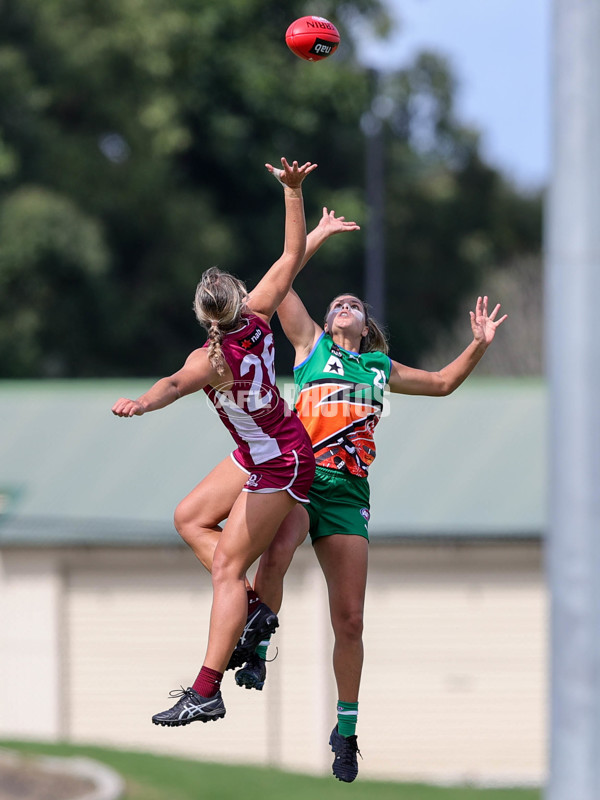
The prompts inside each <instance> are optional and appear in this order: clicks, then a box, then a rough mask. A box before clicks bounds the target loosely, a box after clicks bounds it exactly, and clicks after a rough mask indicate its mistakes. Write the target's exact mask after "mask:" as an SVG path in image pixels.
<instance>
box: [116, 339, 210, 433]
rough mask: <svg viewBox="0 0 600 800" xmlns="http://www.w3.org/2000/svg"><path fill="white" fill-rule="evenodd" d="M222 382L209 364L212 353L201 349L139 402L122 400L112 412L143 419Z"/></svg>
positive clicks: (124, 398) (153, 387)
mask: <svg viewBox="0 0 600 800" xmlns="http://www.w3.org/2000/svg"><path fill="white" fill-rule="evenodd" d="M218 378H219V375H218V373H217V371H216V369H215V368H214V367H213V366H212V364H211V363H210V362H209V360H208V352H207V351H206V349H205V348H200V349H198V350H194V351H193V352H192V353H190V355H189V356H188V357H187V359H186V361H185V364H184V365H183V367H182V368H181V369H180V370H178V371H177V372H175V373H173V375H170V376H169V377H167V378H161V379H160V380H159V381H156V383H155V384H154V386H152V387H151V388H150V389H148V391H147V392H145V393H144V394H143V395H141V397H138V399H137V400H129V399H128V398H126V397H121V398H120V399H119V400H117V402H116V403H115V404H114V406H113V407H112V409H111V410H112V413H113V414H114V415H115V416H117V417H134V416H135V417H141V416H142V414H145V413H146V412H147V411H157V410H158V409H159V408H164V407H165V406H168V405H170V403H174V402H175V400H178V399H179V398H180V397H183V396H184V395H186V394H191V393H192V392H197V391H198V390H199V389H202V388H203V387H204V386H206V385H207V384H208V383H212V382H213V381H216V380H218Z"/></svg>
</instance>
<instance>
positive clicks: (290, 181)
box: [246, 158, 317, 320]
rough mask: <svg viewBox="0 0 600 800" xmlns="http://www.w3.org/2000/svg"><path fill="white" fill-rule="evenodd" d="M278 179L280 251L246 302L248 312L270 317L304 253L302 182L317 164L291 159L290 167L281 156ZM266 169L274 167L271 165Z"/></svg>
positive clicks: (287, 288)
mask: <svg viewBox="0 0 600 800" xmlns="http://www.w3.org/2000/svg"><path fill="white" fill-rule="evenodd" d="M281 164H282V166H283V169H282V170H281V176H280V182H281V183H282V184H283V195H284V200H285V238H284V244H283V253H282V254H281V256H280V257H279V258H278V259H277V261H276V262H275V263H274V264H273V265H272V267H271V268H270V269H269V270H268V272H267V273H266V275H264V277H263V278H262V279H261V280H260V281H259V283H258V284H257V286H256V287H255V288H254V289H253V290H252V291H251V292H250V294H249V296H248V300H247V302H246V305H247V307H248V308H249V309H250V311H253V312H254V313H256V314H260V315H261V316H263V317H264V318H265V319H267V320H270V319H271V317H272V316H273V314H274V313H275V311H276V309H277V306H278V305H279V303H281V301H282V300H283V298H284V297H285V296H286V294H287V293H288V291H289V289H290V287H291V285H292V281H293V280H294V278H295V277H296V275H297V274H298V272H299V271H300V268H301V267H302V260H303V259H304V254H305V252H306V222H305V219H304V200H303V198H302V182H303V181H304V179H305V178H306V176H307V175H310V173H311V172H312V171H313V170H315V169H316V168H317V165H316V164H311V163H310V161H307V162H306V164H303V165H302V166H299V165H298V162H297V161H294V162H293V163H292V165H291V166H290V165H289V164H288V162H287V161H286V159H285V158H282V159H281ZM266 167H267V169H269V170H270V171H273V170H274V169H275V168H274V167H272V166H271V165H270V164H267V165H266Z"/></svg>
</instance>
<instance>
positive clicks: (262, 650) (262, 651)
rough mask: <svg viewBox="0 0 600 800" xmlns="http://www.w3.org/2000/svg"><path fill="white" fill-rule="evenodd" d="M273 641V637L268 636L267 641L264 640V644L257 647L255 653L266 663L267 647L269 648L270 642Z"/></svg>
mask: <svg viewBox="0 0 600 800" xmlns="http://www.w3.org/2000/svg"><path fill="white" fill-rule="evenodd" d="M270 641H271V637H270V636H267V638H266V639H263V640H262V642H261V643H260V644H259V645H257V646H256V649H255V651H254V652H255V653H256V655H257V656H259V657H260V658H262V659H263V661H266V659H267V647H268V646H269V642H270Z"/></svg>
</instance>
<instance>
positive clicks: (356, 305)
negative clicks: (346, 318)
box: [327, 297, 365, 330]
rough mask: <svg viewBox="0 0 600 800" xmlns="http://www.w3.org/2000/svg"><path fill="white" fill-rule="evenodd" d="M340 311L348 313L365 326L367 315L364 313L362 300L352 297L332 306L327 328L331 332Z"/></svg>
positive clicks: (338, 301) (337, 301) (336, 302)
mask: <svg viewBox="0 0 600 800" xmlns="http://www.w3.org/2000/svg"><path fill="white" fill-rule="evenodd" d="M340 311H348V312H349V313H350V314H352V315H353V316H354V317H355V318H356V319H357V320H358V321H359V322H360V323H361V325H363V326H364V324H365V313H364V311H363V307H362V304H361V302H360V300H357V299H356V298H355V297H351V298H349V299H345V300H336V301H335V303H334V304H333V305H332V306H331V308H330V309H329V314H328V315H327V327H328V329H329V330H331V326H332V324H333V320H334V319H335V318H336V316H337V315H338V314H339V313H340Z"/></svg>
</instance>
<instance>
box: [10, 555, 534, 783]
mask: <svg viewBox="0 0 600 800" xmlns="http://www.w3.org/2000/svg"><path fill="white" fill-rule="evenodd" d="M210 602H211V585H210V580H209V577H208V575H207V574H206V573H205V572H204V571H203V569H202V568H201V566H200V565H199V564H198V563H197V562H196V561H195V560H194V558H193V556H192V555H191V553H189V552H188V551H187V550H183V549H177V548H172V549H171V548H146V549H143V548H135V549H134V548H131V549H111V548H104V549H91V550H90V549H75V548H71V549H62V550H59V549H56V550H52V549H47V550H19V549H5V550H4V551H0V615H1V617H0V619H1V622H0V736H2V737H9V736H17V737H23V738H36V739H50V740H52V739H61V738H65V739H68V740H71V741H74V742H95V743H106V744H109V745H116V746H119V747H126V748H135V749H143V750H150V751H156V752H170V753H174V754H181V755H185V756H191V757H197V758H200V759H208V760H219V761H231V762H243V761H247V762H256V763H259V764H272V765H276V766H279V767H281V768H284V769H290V770H301V771H306V772H313V773H321V772H322V773H328V772H329V771H330V769H331V760H332V756H331V753H330V752H329V748H328V746H327V741H328V736H329V732H330V730H331V728H332V727H333V725H334V724H335V700H336V691H335V685H334V683H333V678H332V670H331V645H332V638H331V633H330V629H329V621H328V611H327V597H326V589H325V584H324V580H323V578H322V575H321V572H320V570H319V567H318V564H317V562H316V559H315V558H314V555H313V553H312V548H311V547H310V546H309V545H305V546H304V547H303V548H301V549H300V551H299V552H298V553H297V556H296V558H295V561H294V564H293V566H292V569H291V570H290V572H289V573H288V576H287V581H286V593H285V598H284V607H283V609H282V612H281V614H280V621H281V626H280V629H279V630H278V632H277V633H276V635H275V636H274V637H273V640H272V646H271V648H270V652H269V655H270V657H273V656H274V655H275V651H276V649H277V648H278V656H277V659H276V660H275V661H274V662H273V663H272V664H269V666H268V678H267V685H266V686H265V689H264V691H263V692H256V691H247V690H245V689H244V690H243V689H240V688H238V687H236V686H235V684H234V682H233V673H231V672H229V673H227V674H226V676H225V679H224V681H223V695H224V698H225V702H226V706H227V716H226V717H225V719H224V720H222V721H219V722H218V723H216V724H208V725H202V724H197V725H191V726H188V727H185V728H181V729H164V728H157V727H156V726H153V725H152V724H151V722H150V717H151V715H152V714H153V713H155V712H156V711H159V710H163V709H164V708H167V707H169V706H170V705H171V703H172V701H170V700H169V698H168V692H169V690H170V689H176V688H179V686H180V685H183V686H184V687H185V686H188V685H190V684H191V683H192V681H193V680H194V678H195V676H196V673H197V671H198V669H199V667H200V665H201V663H202V660H203V657H204V651H205V644H206V633H207V628H208V615H209V611H210ZM546 604H547V598H546V591H545V588H544V584H543V577H542V568H541V553H540V547H539V545H537V544H527V543H520V544H508V543H504V544H503V543H488V544H450V543H448V544H441V545H406V544H374V545H372V546H371V552H370V577H369V585H368V589H367V607H366V620H365V627H366V630H365V651H366V653H365V667H364V674H363V682H362V689H361V698H360V714H359V728H358V733H359V746H360V748H361V751H362V754H363V760H362V761H361V762H360V771H361V775H364V776H369V777H379V778H390V779H399V780H405V779H410V780H426V781H444V782H445V781H474V782H482V783H508V784H510V783H534V784H535V783H541V782H543V780H544V776H545V771H546V766H545V737H546V716H545V699H546V682H547V653H546V649H547V642H546V613H547V611H546Z"/></svg>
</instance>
